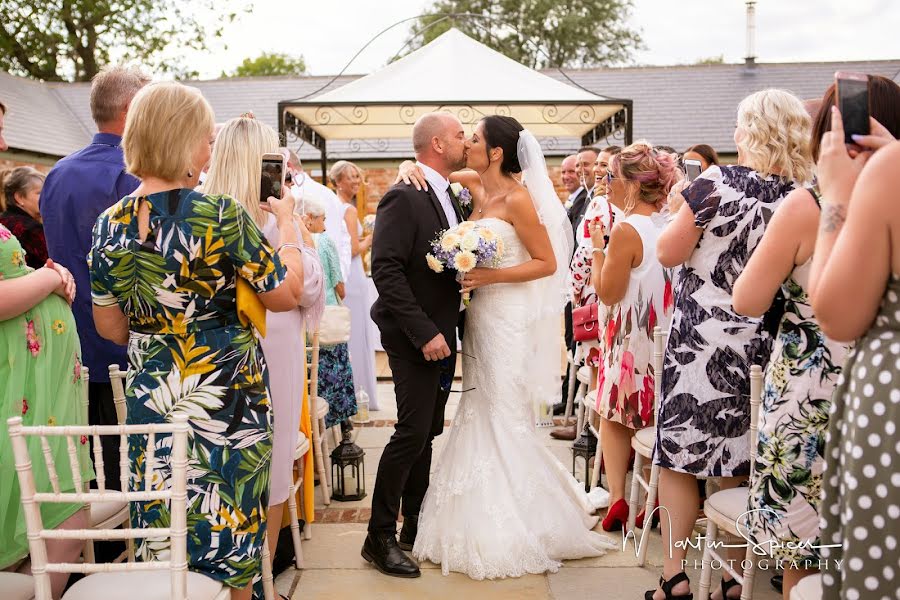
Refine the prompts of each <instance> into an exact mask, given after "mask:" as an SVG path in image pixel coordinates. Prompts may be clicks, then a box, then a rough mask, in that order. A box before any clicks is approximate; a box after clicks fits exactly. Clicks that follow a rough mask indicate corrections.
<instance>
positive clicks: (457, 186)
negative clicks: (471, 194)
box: [450, 181, 463, 196]
mask: <svg viewBox="0 0 900 600" xmlns="http://www.w3.org/2000/svg"><path fill="white" fill-rule="evenodd" d="M450 191H452V192H453V195H454V196H459V195H460V194H461V193H462V191H463V186H462V184H461V183H459V182H458V181H454V182H453V183H451V184H450Z"/></svg>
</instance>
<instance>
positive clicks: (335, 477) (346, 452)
mask: <svg viewBox="0 0 900 600" xmlns="http://www.w3.org/2000/svg"><path fill="white" fill-rule="evenodd" d="M351 431H352V429H350V428H346V429H344V430H343V438H342V439H341V443H340V444H338V447H337V448H335V449H334V450H332V451H331V471H332V478H331V482H332V491H331V497H332V498H333V499H335V500H343V501H349V500H362V499H363V498H365V497H366V465H365V460H364V459H365V456H366V453H365V452H363V449H362V448H360V447H359V446H357V445H356V444H354V443H353V442H352V441H351V440H350V433H351Z"/></svg>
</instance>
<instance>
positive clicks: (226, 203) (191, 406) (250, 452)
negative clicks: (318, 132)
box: [90, 189, 285, 588]
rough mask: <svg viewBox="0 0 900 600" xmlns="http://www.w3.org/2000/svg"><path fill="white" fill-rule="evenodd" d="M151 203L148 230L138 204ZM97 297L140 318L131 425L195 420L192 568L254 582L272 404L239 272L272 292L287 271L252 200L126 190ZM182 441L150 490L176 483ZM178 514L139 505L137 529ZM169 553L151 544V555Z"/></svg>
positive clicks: (138, 473) (159, 457)
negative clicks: (244, 315)
mask: <svg viewBox="0 0 900 600" xmlns="http://www.w3.org/2000/svg"><path fill="white" fill-rule="evenodd" d="M144 201H145V202H147V203H148V204H149V208H150V224H149V234H148V236H147V239H146V240H145V241H143V242H141V241H140V239H139V234H138V207H139V205H140V203H141V202H144ZM90 262H91V292H92V296H93V301H94V304H96V305H99V306H111V305H115V304H117V305H118V306H119V307H120V308H121V309H122V312H124V313H125V315H126V316H127V317H128V320H129V329H130V335H129V342H128V361H129V366H130V371H129V374H128V381H127V391H126V403H127V407H128V422H129V423H163V422H170V421H171V420H172V418H173V416H174V415H176V414H184V415H187V416H188V418H189V422H190V425H191V434H190V442H189V462H190V464H189V468H188V540H187V547H188V565H189V568H190V569H191V570H192V571H197V572H200V573H203V574H204V575H207V576H209V577H212V578H214V579H216V580H219V581H221V582H223V583H224V584H225V585H227V586H230V587H235V588H242V587H245V586H246V585H247V584H249V583H250V582H251V581H252V579H253V577H254V576H255V575H256V574H257V573H259V572H261V569H260V566H261V562H260V561H261V559H262V551H261V550H262V544H263V542H264V540H265V532H266V509H267V507H268V504H269V477H270V474H269V465H270V462H271V460H272V411H271V403H270V401H269V395H268V392H267V387H268V374H267V371H266V364H265V360H264V357H263V352H262V350H261V348H260V346H259V342H258V341H257V338H256V336H255V335H254V334H253V332H252V330H251V329H248V328H245V327H243V326H242V325H241V324H240V321H239V320H238V316H237V311H236V292H235V289H236V288H235V286H236V281H237V278H238V277H242V278H244V279H245V280H247V281H248V282H249V283H250V284H251V286H252V287H253V288H254V289H255V290H256V291H257V292H267V291H271V290H274V289H275V288H276V287H278V286H279V285H280V284H281V283H282V282H283V280H284V277H285V269H284V267H283V265H282V264H281V261H280V259H279V258H278V256H277V255H276V254H275V253H274V252H273V251H272V248H271V247H270V246H269V245H268V243H267V242H266V241H265V238H264V237H263V235H262V233H261V232H260V230H259V228H258V227H257V226H256V224H255V223H254V222H253V219H252V218H251V217H250V216H249V214H248V213H247V212H246V211H245V210H244V208H243V207H242V206H241V205H240V204H239V203H238V202H237V201H235V200H234V199H232V198H230V197H228V196H208V195H204V194H201V193H198V192H195V191H193V190H188V189H183V190H170V191H168V192H160V193H157V194H151V195H149V196H146V197H141V198H136V197H130V196H128V197H125V198H124V199H123V200H121V201H120V202H118V203H117V204H114V205H113V206H112V207H110V208H109V209H108V210H107V211H106V212H104V213H103V214H102V215H100V217H99V218H98V220H97V223H96V225H95V226H94V236H93V244H92V250H91V255H90ZM146 444H147V440H146V437H145V436H130V438H129V459H130V461H131V465H132V473H131V480H130V487H131V489H139V488H142V487H143V486H144V485H145V484H146V482H145V481H144V474H143V469H142V467H143V465H144V464H145V459H146ZM170 447H171V440H170V439H168V437H167V436H157V437H156V443H155V449H154V460H155V462H156V464H157V465H158V466H162V469H161V470H159V471H156V473H155V475H154V479H153V480H152V481H150V482H149V485H150V486H151V488H154V489H164V488H165V487H167V486H168V485H169V478H170V474H171V472H170V471H169V469H167V468H166V466H167V464H168V461H169V453H170ZM168 520H169V514H168V508H167V506H166V505H165V504H163V503H160V502H156V501H154V502H145V503H136V504H133V505H132V519H131V521H132V526H133V527H159V526H162V525H164V524H166V523H167V522H168ZM166 550H167V544H166V543H165V540H162V541H160V540H155V539H152V538H151V539H148V540H146V541H145V542H144V543H142V544H141V546H140V548H139V556H140V558H141V559H142V560H150V559H152V558H154V557H155V556H156V555H159V554H160V553H161V552H163V551H166Z"/></svg>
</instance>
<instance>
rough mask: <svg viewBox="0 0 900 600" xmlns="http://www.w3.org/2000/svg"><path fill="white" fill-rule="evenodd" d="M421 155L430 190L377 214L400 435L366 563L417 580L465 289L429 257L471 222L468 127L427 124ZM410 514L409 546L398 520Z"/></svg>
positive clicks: (383, 475) (376, 241)
mask: <svg viewBox="0 0 900 600" xmlns="http://www.w3.org/2000/svg"><path fill="white" fill-rule="evenodd" d="M413 148H414V149H415V151H416V159H417V160H418V164H419V167H420V168H421V169H422V171H423V172H424V173H425V179H426V181H427V183H428V190H427V191H425V190H417V189H416V188H415V187H413V186H410V185H406V184H397V185H394V186H393V187H392V188H391V189H390V190H388V192H387V193H386V194H385V195H384V197H383V198H382V199H381V202H380V203H379V205H378V217H377V218H376V219H375V233H374V237H373V243H372V278H373V279H374V280H375V287H376V288H377V289H378V300H376V301H375V304H374V305H373V306H372V319H373V320H374V321H375V323H376V324H377V325H378V329H379V330H380V331H381V342H382V345H383V346H384V350H385V352H386V353H387V355H388V363H389V364H390V367H391V376H392V378H393V380H394V393H395V394H396V397H397V425H396V429H395V431H394V435H393V436H391V440H390V442H388V445H387V446H386V447H385V449H384V454H382V455H381V462H380V463H379V465H378V477H377V479H376V480H375V489H374V491H373V492H372V518H371V519H370V520H369V535H368V537H367V538H366V541H365V544H364V545H363V549H362V554H363V557H364V558H365V559H366V560H368V561H369V562H371V563H373V564H374V566H375V567H376V568H377V569H378V570H379V571H381V572H382V573H385V574H387V575H394V576H399V577H418V576H419V575H420V572H419V568H418V566H417V565H416V563H415V562H414V561H413V560H412V559H410V558H409V557H408V556H406V554H404V552H403V551H402V550H401V547H405V548H408V549H412V546H413V543H414V542H415V539H416V531H417V522H418V517H419V509H420V508H421V506H422V500H423V499H424V498H425V491H426V490H427V489H428V480H429V471H430V469H431V443H432V440H434V438H435V436H437V435H440V433H441V432H442V431H443V428H444V407H445V406H446V404H447V397H448V396H449V393H450V386H449V382H450V381H452V377H453V372H454V368H455V364H456V323H457V319H458V316H459V303H460V296H459V284H458V283H457V282H456V278H455V274H454V272H453V271H451V270H449V269H448V270H446V271H444V272H442V273H435V272H434V271H432V270H431V269H429V268H428V266H427V263H426V261H425V255H426V254H428V253H429V252H430V251H431V240H433V239H434V238H435V237H436V236H437V235H438V234H439V233H440V232H441V231H443V230H445V229H447V228H448V227H452V226H454V225H456V224H458V223H459V222H460V221H461V220H462V215H461V214H460V213H459V211H458V209H457V207H456V204H455V203H454V201H453V198H451V196H450V181H449V180H448V178H449V176H450V173H452V172H453V171H458V170H460V169H462V168H464V167H465V165H466V141H465V133H464V132H463V128H462V124H461V123H460V122H459V120H458V119H456V117H454V116H452V115H449V114H444V113H429V114H426V115H424V116H422V117H421V118H420V119H419V120H418V121H417V122H416V124H415V126H414V128H413ZM401 504H402V512H403V530H402V531H401V532H400V543H399V544H398V543H397V539H396V538H395V535H396V531H397V529H396V528H397V514H398V513H399V512H400V510H401Z"/></svg>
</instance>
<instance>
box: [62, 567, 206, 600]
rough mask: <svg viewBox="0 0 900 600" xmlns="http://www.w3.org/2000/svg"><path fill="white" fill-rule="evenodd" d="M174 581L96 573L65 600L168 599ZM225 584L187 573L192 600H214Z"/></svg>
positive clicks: (147, 574)
mask: <svg viewBox="0 0 900 600" xmlns="http://www.w3.org/2000/svg"><path fill="white" fill-rule="evenodd" d="M171 591H172V579H171V576H170V575H169V572H168V571H130V572H124V573H123V572H118V573H95V574H93V575H88V576H87V577H85V578H84V579H80V580H79V581H77V582H75V584H74V585H73V586H72V587H71V588H69V591H67V592H66V593H65V594H64V595H63V600H106V599H107V598H110V599H112V598H116V599H117V600H118V599H122V598H125V599H127V600H169V598H171V597H172V594H171ZM221 591H222V584H221V583H219V582H218V581H216V580H215V579H210V578H209V577H207V576H206V575H201V574H200V573H193V572H190V571H189V572H188V574H187V596H188V598H190V599H191V600H214V598H215V597H216V596H217V595H218V594H219V592H221Z"/></svg>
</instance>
